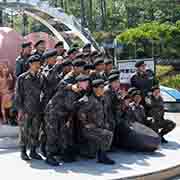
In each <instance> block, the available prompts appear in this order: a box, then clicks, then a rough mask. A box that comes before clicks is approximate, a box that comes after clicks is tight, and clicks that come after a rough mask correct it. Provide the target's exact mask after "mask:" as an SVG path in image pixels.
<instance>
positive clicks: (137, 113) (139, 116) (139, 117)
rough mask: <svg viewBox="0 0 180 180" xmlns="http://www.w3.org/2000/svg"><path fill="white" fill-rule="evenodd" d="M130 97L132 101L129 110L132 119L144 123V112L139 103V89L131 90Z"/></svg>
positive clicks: (140, 98)
mask: <svg viewBox="0 0 180 180" xmlns="http://www.w3.org/2000/svg"><path fill="white" fill-rule="evenodd" d="M131 97H132V100H133V102H132V103H131V104H130V110H131V113H132V117H133V118H132V121H137V122H139V123H142V124H144V123H145V122H146V114H145V111H144V107H143V106H142V105H141V101H142V96H141V91H140V90H135V89H134V91H132V93H131Z"/></svg>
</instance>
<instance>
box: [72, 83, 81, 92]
mask: <svg viewBox="0 0 180 180" xmlns="http://www.w3.org/2000/svg"><path fill="white" fill-rule="evenodd" d="M72 90H73V91H74V92H76V93H78V92H80V88H79V87H77V85H76V84H74V85H72Z"/></svg>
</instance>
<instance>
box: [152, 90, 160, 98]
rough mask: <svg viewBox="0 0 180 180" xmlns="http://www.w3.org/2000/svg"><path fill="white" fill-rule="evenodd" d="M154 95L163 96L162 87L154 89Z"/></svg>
mask: <svg viewBox="0 0 180 180" xmlns="http://www.w3.org/2000/svg"><path fill="white" fill-rule="evenodd" d="M153 96H154V97H160V96H161V93H160V89H156V90H154V92H153Z"/></svg>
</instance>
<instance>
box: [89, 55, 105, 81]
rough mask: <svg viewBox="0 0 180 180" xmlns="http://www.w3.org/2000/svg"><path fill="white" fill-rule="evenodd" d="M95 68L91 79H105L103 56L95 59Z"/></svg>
mask: <svg viewBox="0 0 180 180" xmlns="http://www.w3.org/2000/svg"><path fill="white" fill-rule="evenodd" d="M94 68H95V71H94V72H92V74H91V80H95V79H103V80H105V75H104V68H105V65H104V59H103V57H98V58H96V60H95V61H94Z"/></svg>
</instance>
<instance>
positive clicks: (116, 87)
mask: <svg viewBox="0 0 180 180" xmlns="http://www.w3.org/2000/svg"><path fill="white" fill-rule="evenodd" d="M111 87H112V89H113V90H114V91H118V90H119V89H120V81H119V80H116V81H113V82H112V83H111Z"/></svg>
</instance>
